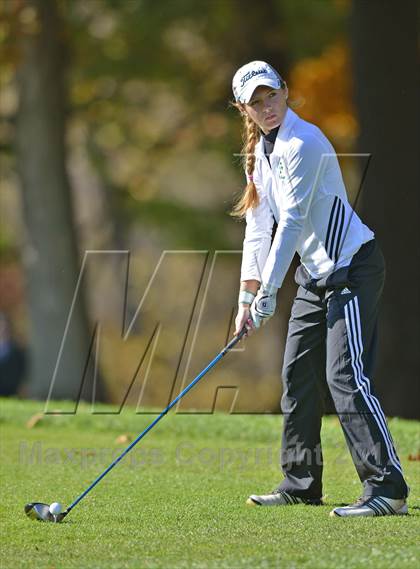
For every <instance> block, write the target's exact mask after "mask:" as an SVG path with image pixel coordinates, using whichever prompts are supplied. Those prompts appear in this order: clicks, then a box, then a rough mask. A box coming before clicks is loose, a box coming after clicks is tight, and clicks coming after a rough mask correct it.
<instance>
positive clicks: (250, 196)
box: [231, 103, 261, 217]
mask: <svg viewBox="0 0 420 569" xmlns="http://www.w3.org/2000/svg"><path fill="white" fill-rule="evenodd" d="M234 106H235V107H236V108H237V109H239V111H240V113H241V115H242V117H243V119H244V124H243V140H244V145H243V148H242V156H243V165H244V168H245V171H246V174H247V178H248V183H247V185H246V186H245V188H244V191H243V193H242V195H241V196H240V198H239V200H238V201H237V202H236V204H235V205H234V206H233V209H232V212H231V215H232V216H233V217H245V214H246V212H247V210H248V209H249V208H254V207H256V206H257V205H258V203H259V199H258V193H257V188H256V187H255V184H254V180H253V174H254V167H255V146H256V144H257V142H258V141H259V139H260V136H261V133H260V129H259V127H258V125H257V124H256V123H255V122H254V121H253V120H252V119H251V118H249V116H248V115H247V113H245V112H244V111H243V109H242V107H241V105H240V104H237V103H234Z"/></svg>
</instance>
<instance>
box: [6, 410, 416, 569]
mask: <svg viewBox="0 0 420 569" xmlns="http://www.w3.org/2000/svg"><path fill="white" fill-rule="evenodd" d="M104 409H105V407H104ZM40 410H42V406H41V405H40V404H39V403H35V402H26V401H16V400H10V401H9V400H8V401H6V400H2V402H1V411H2V412H1V423H0V427H1V452H0V460H1V490H2V494H1V496H2V498H1V504H0V505H1V520H2V540H1V551H0V554H1V555H0V565H1V567H5V568H9V567H31V568H32V567H47V568H50V569H52V568H56V569H58V568H62V567H72V568H84V569H87V568H94V567H101V568H102V567H104V568H126V567H130V568H141V567H162V568H165V569H166V568H169V567H171V568H200V567H202V568H204V567H212V568H216V567H217V568H224V567H226V568H237V567H240V568H251V567H252V568H254V567H255V568H267V567H282V568H283V567H284V568H293V567H296V568H297V567H299V568H301V567H303V568H311V569H312V568H321V567H322V568H324V567H334V568H335V567H346V569H351V568H355V567H363V568H369V567H380V568H387V567H389V568H391V567H392V568H395V567H398V568H405V567H413V568H414V567H418V558H419V546H418V535H419V529H420V504H419V501H418V496H419V487H420V484H419V482H420V480H419V463H418V462H415V461H409V460H408V456H409V455H410V454H416V453H417V452H418V448H419V424H418V423H416V422H414V421H403V420H398V419H394V420H391V421H390V428H391V432H392V434H393V436H394V439H395V442H396V445H397V448H398V451H399V455H400V458H401V460H402V462H403V466H404V468H405V471H406V476H407V479H408V482H409V484H410V486H411V496H410V502H409V506H410V515H409V516H405V517H386V518H374V519H366V518H364V519H358V520H355V519H347V520H345V519H341V518H330V517H329V516H328V513H329V511H330V510H331V508H332V507H334V506H335V505H337V504H341V503H349V502H351V501H353V500H354V499H356V498H357V497H358V496H359V495H360V490H361V487H360V484H359V482H358V480H357V476H356V473H355V470H354V467H353V465H352V463H351V461H350V458H349V454H348V451H347V449H346V447H345V444H344V439H343V435H342V433H341V429H340V427H339V424H338V422H337V419H336V418H335V417H329V418H326V419H324V425H323V443H324V458H325V471H324V493H325V495H326V505H325V506H321V507H310V506H293V507H284V508H249V507H247V506H245V504H244V502H245V499H246V497H247V496H248V494H249V493H252V492H258V491H265V490H270V489H271V488H272V487H274V486H275V485H276V483H277V482H278V481H279V480H280V479H281V472H280V471H279V467H278V451H279V433H280V427H281V417H279V416H235V415H231V416H229V415H223V414H215V415H201V416H200V415H176V414H169V415H168V416H167V417H165V418H164V419H163V420H162V422H161V423H160V424H159V425H157V426H156V427H155V429H154V430H153V431H152V432H151V433H149V434H148V435H147V437H146V438H145V439H144V441H142V442H141V443H140V444H139V446H138V447H136V448H135V449H134V450H133V451H132V454H131V455H128V456H127V457H126V458H125V459H124V461H123V462H121V463H120V464H119V465H118V466H117V467H116V468H115V470H114V471H113V472H112V473H110V474H109V475H108V476H107V477H106V478H105V479H104V480H103V481H102V482H101V483H100V484H99V485H98V486H97V487H96V488H95V489H94V490H93V491H92V493H91V494H89V496H88V497H86V499H85V500H83V501H82V502H81V503H80V504H79V505H78V506H77V507H76V508H75V509H74V511H73V512H72V513H71V514H70V515H69V516H68V518H66V520H65V522H63V523H62V524H58V525H54V524H43V523H38V522H33V521H31V520H29V519H28V518H27V517H26V516H25V515H24V513H23V505H24V504H25V503H26V502H29V501H34V500H39V501H43V502H47V503H50V502H52V501H54V500H57V501H60V502H63V503H64V504H66V505H68V504H69V503H70V502H71V501H72V500H73V499H74V498H75V497H76V496H77V495H78V494H80V493H81V492H82V490H84V489H85V488H86V487H87V485H88V484H90V482H91V481H92V480H93V479H94V478H95V477H96V476H97V474H99V473H100V472H101V471H102V470H103V469H104V468H105V467H106V466H107V465H108V463H109V462H110V460H111V458H112V456H111V455H112V453H117V452H121V450H122V449H124V447H125V446H126V443H124V444H118V443H116V438H117V437H118V436H119V435H121V434H123V433H129V434H130V435H131V436H132V437H133V438H134V437H135V436H136V434H137V433H138V432H140V431H141V430H142V429H143V428H144V427H145V426H146V425H147V424H148V423H149V422H150V421H151V420H152V419H153V418H154V415H135V413H134V411H133V410H132V409H125V410H124V412H123V413H122V414H121V415H119V416H112V415H90V414H89V408H88V407H87V406H81V407H80V409H79V412H78V414H77V415H75V416H63V415H61V416H44V417H43V419H42V420H41V421H40V422H39V423H38V424H37V425H36V426H35V427H34V428H32V429H29V428H27V426H26V422H27V420H28V419H29V418H30V417H31V415H33V414H34V413H36V412H37V411H40ZM32 453H33V454H32ZM37 453H38V454H37Z"/></svg>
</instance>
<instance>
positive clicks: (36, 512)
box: [25, 327, 247, 523]
mask: <svg viewBox="0 0 420 569" xmlns="http://www.w3.org/2000/svg"><path fill="white" fill-rule="evenodd" d="M246 332H247V330H246V327H244V328H242V330H241V331H240V332H239V334H238V335H237V336H235V337H234V338H233V339H232V340H231V341H230V342H229V343H228V344H227V345H226V346H225V347H224V348H223V350H222V351H221V352H220V353H219V354H218V355H217V356H216V357H215V358H214V359H213V360H212V361H211V362H210V363H209V364H208V366H207V367H205V368H204V369H203V371H202V372H200V373H199V374H198V375H197V377H196V378H195V379H194V380H193V381H192V382H191V383H190V384H189V385H187V387H186V388H185V389H183V390H182V391H181V393H180V394H179V395H178V396H177V397H176V398H175V399H174V400H173V401H172V402H171V403H169V405H168V406H167V407H166V409H164V410H163V411H162V413H160V415H158V416H157V417H156V419H155V420H154V421H152V422H151V423H150V425H149V426H148V427H146V428H145V429H144V431H143V432H142V433H140V434H139V436H138V437H137V438H136V439H135V440H134V441H133V442H132V443H131V444H130V445H129V446H128V447H127V448H126V449H125V450H124V451H123V452H122V453H121V454H120V455H119V456H118V457H117V458H116V459H115V460H114V461H113V462H112V463H111V464H110V465H109V466H108V467H107V468H106V469H105V470H104V471H103V472H102V474H100V475H99V476H98V477H97V478H96V479H95V480H94V481H93V482H92V484H91V485H90V486H89V487H88V488H86V490H85V491H84V492H82V493H81V494H80V496H78V497H77V498H76V499H75V500H74V502H72V503H71V504H70V506H69V507H68V508H67V509H66V510H64V512H60V513H58V514H53V513H51V511H50V506H49V505H48V504H43V503H42V502H30V503H29V504H26V505H25V514H26V515H27V516H28V517H29V518H31V519H33V520H39V521H43V522H54V523H58V522H61V521H62V520H63V519H64V518H65V517H66V516H67V515H68V514H69V513H70V512H71V510H72V509H73V508H74V507H75V506H77V504H78V503H79V502H80V501H81V500H83V498H84V497H85V496H86V495H87V494H88V493H89V492H90V491H91V490H92V489H93V488H94V487H95V486H96V485H97V484H98V483H99V482H100V481H101V480H102V478H104V477H105V476H106V475H107V474H108V472H110V470H112V469H113V468H114V466H116V465H117V464H118V463H119V462H120V460H122V459H123V458H124V456H125V455H126V454H128V453H129V452H130V450H131V449H132V448H134V447H135V446H136V444H137V443H138V442H139V441H140V440H141V439H142V438H143V437H144V436H145V435H147V433H148V432H149V431H151V430H152V429H153V427H154V426H155V425H156V424H157V423H158V422H159V421H160V420H161V419H162V418H163V417H164V416H165V415H166V414H167V413H168V411H169V410H170V409H172V407H173V406H174V405H176V404H177V403H178V401H179V400H180V399H181V398H182V397H184V395H185V394H186V393H188V391H190V389H192V388H193V387H194V385H195V384H196V383H198V382H199V381H200V379H201V378H202V377H204V376H205V375H206V373H207V372H208V371H209V370H210V369H211V368H212V367H213V366H214V365H216V363H217V362H218V361H219V360H220V359H221V358H222V357H223V356H224V355H226V354H227V352H228V351H229V350H231V349H232V348H233V347H234V346H235V345H236V344H237V343H238V342H239V340H241V339H242V337H243V336H244V335H245V334H246Z"/></svg>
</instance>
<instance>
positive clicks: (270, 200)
mask: <svg viewBox="0 0 420 569" xmlns="http://www.w3.org/2000/svg"><path fill="white" fill-rule="evenodd" d="M255 154H256V162H255V170H254V173H253V179H254V183H255V186H256V188H257V191H258V195H259V199H260V203H259V205H258V206H257V207H256V208H254V209H249V210H248V211H247V214H246V231H245V239H244V244H243V255H242V267H241V281H244V280H250V279H256V280H258V281H260V282H262V283H263V285H265V286H268V287H269V288H272V287H276V288H280V287H281V285H282V283H283V279H284V277H285V275H286V272H287V270H288V268H289V266H290V263H291V262H292V259H293V256H294V254H295V252H296V251H297V252H298V254H299V256H300V259H301V263H302V265H304V267H305V268H306V269H307V270H308V272H309V273H310V275H311V276H312V278H315V279H317V278H321V277H325V276H327V275H328V274H330V273H332V272H334V271H335V270H336V269H338V268H340V267H345V266H347V265H349V264H350V261H351V259H352V256H353V255H354V254H355V253H356V252H357V251H358V250H359V248H360V247H361V246H362V245H363V243H366V242H367V241H370V240H371V239H373V238H374V234H373V232H372V231H371V230H370V229H369V228H368V227H367V226H366V225H364V224H363V223H362V221H361V220H360V218H359V217H358V215H357V214H356V213H355V212H354V211H353V209H352V207H351V205H350V204H349V202H348V200H347V194H346V189H345V186H344V182H343V178H342V175H341V170H340V166H339V163H338V159H337V156H336V154H335V151H334V148H333V146H332V145H331V143H330V142H329V140H328V139H327V138H326V137H325V136H324V134H323V133H322V132H321V131H320V129H319V128H318V127H316V126H315V125H313V124H311V123H308V122H306V121H304V120H303V119H301V118H300V117H298V115H297V114H296V113H294V112H293V111H292V110H291V109H288V110H287V112H286V115H285V117H284V119H283V123H282V124H281V126H280V128H279V131H278V134H277V138H276V141H275V144H274V148H273V152H272V154H270V163H269V162H268V160H267V157H266V156H265V154H264V141H263V139H262V137H261V140H260V141H259V142H258V143H257V146H256V149H255ZM270 164H271V167H270ZM274 220H275V221H276V222H277V224H278V227H277V231H276V234H275V237H274V240H273V243H272V245H271V238H272V228H273V224H274Z"/></svg>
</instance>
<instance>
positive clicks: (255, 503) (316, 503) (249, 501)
mask: <svg viewBox="0 0 420 569" xmlns="http://www.w3.org/2000/svg"><path fill="white" fill-rule="evenodd" d="M245 504H246V505H247V506H263V504H261V502H258V501H257V500H254V499H253V498H251V497H250V498H248V499H247V501H246V502H245ZM301 504H303V505H304V506H323V505H324V503H323V502H322V500H319V501H313V502H299V503H298V504H276V505H274V506H273V505H272V504H271V507H280V506H299V505H301Z"/></svg>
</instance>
